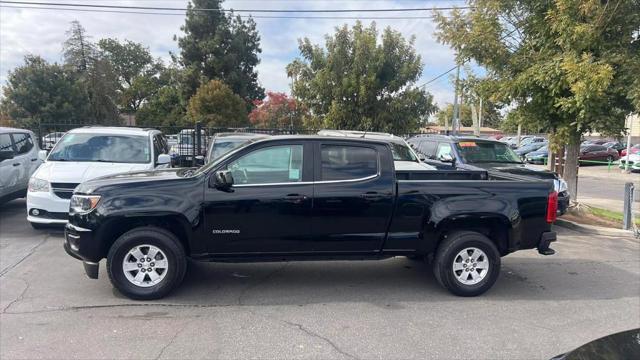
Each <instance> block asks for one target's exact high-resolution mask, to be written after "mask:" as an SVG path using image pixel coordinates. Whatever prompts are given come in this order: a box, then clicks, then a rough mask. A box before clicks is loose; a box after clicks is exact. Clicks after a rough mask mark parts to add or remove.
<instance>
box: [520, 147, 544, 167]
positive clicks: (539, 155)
mask: <svg viewBox="0 0 640 360" xmlns="http://www.w3.org/2000/svg"><path fill="white" fill-rule="evenodd" d="M548 160H549V146H548V145H545V146H543V147H541V148H540V149H538V150H536V151H532V152H530V153H528V154H526V155H525V156H524V161H525V162H526V163H529V164H540V165H543V164H546V163H547V161H548Z"/></svg>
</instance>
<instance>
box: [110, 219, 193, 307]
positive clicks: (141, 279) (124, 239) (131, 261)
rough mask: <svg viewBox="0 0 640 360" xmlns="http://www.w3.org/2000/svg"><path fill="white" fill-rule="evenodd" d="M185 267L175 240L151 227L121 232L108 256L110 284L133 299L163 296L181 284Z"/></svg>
mask: <svg viewBox="0 0 640 360" xmlns="http://www.w3.org/2000/svg"><path fill="white" fill-rule="evenodd" d="M186 266H187V259H186V255H185V252H184V249H183V247H182V245H181V244H180V241H179V240H178V238H176V236H175V235H173V234H172V233H170V232H169V231H166V230H164V229H160V228H157V227H150V226H146V227H139V228H135V229H133V230H130V231H128V232H126V233H124V234H123V235H122V236H120V237H119V238H118V239H117V240H116V241H115V242H114V243H113V245H112V246H111V249H110V250H109V255H108V256H107V273H108V274H109V279H110V280H111V284H113V286H114V287H115V288H116V289H118V290H119V291H120V292H121V293H123V294H124V295H126V296H127V297H129V298H131V299H135V300H152V299H159V298H162V297H164V296H165V295H167V294H168V293H169V292H170V291H171V290H173V289H174V288H175V287H177V286H178V285H179V284H180V283H181V282H182V279H183V278H184V274H185V271H186Z"/></svg>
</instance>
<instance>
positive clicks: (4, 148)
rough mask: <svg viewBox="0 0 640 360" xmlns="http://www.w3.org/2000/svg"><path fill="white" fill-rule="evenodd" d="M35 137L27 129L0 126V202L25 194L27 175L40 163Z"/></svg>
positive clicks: (27, 183) (27, 181) (29, 175)
mask: <svg viewBox="0 0 640 360" xmlns="http://www.w3.org/2000/svg"><path fill="white" fill-rule="evenodd" d="M37 139H38V138H37V137H36V135H35V134H34V133H33V132H32V131H29V130H24V129H13V128H6V127H0V204H3V203H5V202H7V201H9V200H13V199H16V198H21V197H25V196H26V194H27V187H28V185H29V177H31V174H33V173H34V171H36V169H37V168H38V166H40V164H42V160H40V159H39V158H38V151H40V149H39V148H38V141H37Z"/></svg>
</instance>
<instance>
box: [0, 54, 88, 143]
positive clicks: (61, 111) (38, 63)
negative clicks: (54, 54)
mask: <svg viewBox="0 0 640 360" xmlns="http://www.w3.org/2000/svg"><path fill="white" fill-rule="evenodd" d="M76 81H77V80H76V78H75V77H74V76H73V74H71V73H69V72H67V71H65V69H64V67H63V66H60V65H58V64H49V63H48V62H46V61H45V60H44V59H43V58H41V57H39V56H33V55H29V56H26V57H25V58H24V64H23V65H22V66H19V67H17V68H15V69H14V70H13V71H10V72H9V74H8V77H7V82H6V85H5V86H4V87H3V95H4V96H3V99H2V104H1V108H2V112H3V114H4V115H6V117H7V118H10V119H13V120H14V121H15V123H16V125H17V126H20V127H26V128H30V129H33V130H36V129H38V127H39V125H40V124H52V123H63V122H64V123H70V124H74V123H78V122H80V120H81V119H83V118H84V117H85V116H86V114H87V113H88V111H89V108H88V104H87V102H86V94H85V92H84V89H83V88H81V87H78V86H76ZM4 115H3V117H4Z"/></svg>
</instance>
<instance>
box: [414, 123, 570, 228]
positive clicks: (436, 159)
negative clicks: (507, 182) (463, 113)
mask: <svg viewBox="0 0 640 360" xmlns="http://www.w3.org/2000/svg"><path fill="white" fill-rule="evenodd" d="M409 142H410V143H413V144H414V145H415V146H416V149H417V150H418V151H419V152H421V153H422V154H424V155H425V156H426V158H427V160H426V162H427V163H429V164H431V165H435V166H436V167H437V168H438V169H445V168H447V167H449V168H450V167H452V166H453V167H454V168H456V169H464V170H479V169H482V170H487V171H489V173H499V174H511V175H515V176H528V177H531V178H535V179H542V180H547V181H549V182H550V183H552V184H553V186H554V189H555V190H556V191H557V192H558V212H559V213H560V214H561V215H562V214H564V213H565V212H566V211H567V208H568V207H569V201H570V199H571V196H570V194H569V191H568V187H567V183H566V182H565V181H564V180H563V179H562V178H560V177H559V176H558V175H557V174H556V173H554V172H551V171H547V170H543V169H538V168H533V167H530V166H527V165H526V164H525V163H524V162H523V161H522V160H521V159H520V157H519V156H518V155H517V154H516V153H515V152H514V151H513V150H512V149H511V148H510V147H509V146H508V145H507V144H504V143H502V142H500V141H494V140H488V139H478V138H475V137H457V136H443V135H431V136H429V135H428V136H418V137H415V138H411V139H409ZM543 148H546V146H543ZM541 149H542V148H541ZM533 153H534V152H531V153H529V154H527V155H526V157H527V159H528V156H529V155H531V154H533ZM527 162H529V161H527Z"/></svg>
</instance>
